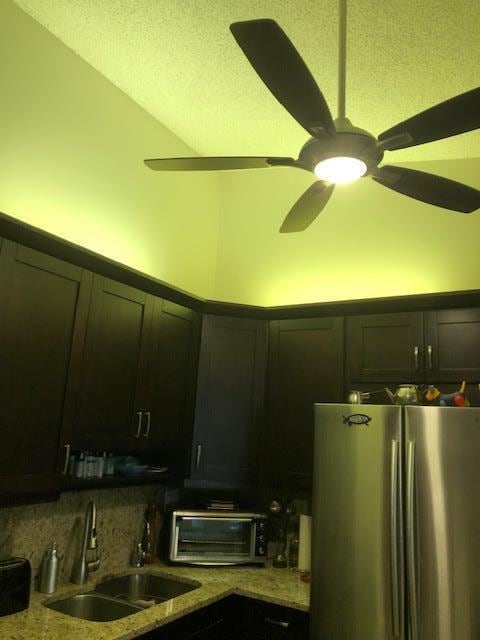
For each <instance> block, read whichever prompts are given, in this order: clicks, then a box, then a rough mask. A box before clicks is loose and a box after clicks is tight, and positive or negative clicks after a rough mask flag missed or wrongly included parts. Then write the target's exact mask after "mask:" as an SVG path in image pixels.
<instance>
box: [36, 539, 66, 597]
mask: <svg viewBox="0 0 480 640" xmlns="http://www.w3.org/2000/svg"><path fill="white" fill-rule="evenodd" d="M61 562H62V558H61V556H59V554H58V549H57V543H56V542H52V546H51V547H50V548H49V549H47V551H45V555H44V556H43V560H42V564H41V567H40V591H41V593H55V591H56V590H57V584H58V576H59V574H60V565H61Z"/></svg>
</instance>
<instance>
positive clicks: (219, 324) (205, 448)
mask: <svg viewBox="0 0 480 640" xmlns="http://www.w3.org/2000/svg"><path fill="white" fill-rule="evenodd" d="M267 329H268V325H267V322H265V321H261V320H252V319H244V318H225V317H215V316H205V317H204V319H203V329H202V340H201V349H200V360H199V371H198V385H197V398H196V410H195V426H194V436H193V448H192V464H191V477H192V479H193V480H196V481H200V482H203V483H204V484H205V485H206V486H208V485H209V484H214V483H216V482H218V483H219V484H220V485H223V486H241V485H242V484H243V485H246V484H249V483H252V482H255V481H256V480H258V477H259V471H260V459H261V456H260V447H261V444H262V435H263V428H262V426H263V399H264V382H265V362H266V351H267Z"/></svg>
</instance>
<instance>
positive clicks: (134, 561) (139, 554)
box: [130, 541, 145, 568]
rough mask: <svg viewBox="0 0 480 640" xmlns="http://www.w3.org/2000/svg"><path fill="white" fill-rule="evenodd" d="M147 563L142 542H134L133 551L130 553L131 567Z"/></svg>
mask: <svg viewBox="0 0 480 640" xmlns="http://www.w3.org/2000/svg"><path fill="white" fill-rule="evenodd" d="M144 563H145V552H144V550H143V547H142V543H141V542H137V541H135V542H134V543H133V549H132V553H131V554H130V566H131V567H136V568H139V567H143V565H144Z"/></svg>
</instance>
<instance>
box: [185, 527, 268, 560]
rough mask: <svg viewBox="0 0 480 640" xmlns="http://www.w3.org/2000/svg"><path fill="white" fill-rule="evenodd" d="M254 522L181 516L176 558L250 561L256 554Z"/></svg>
mask: <svg viewBox="0 0 480 640" xmlns="http://www.w3.org/2000/svg"><path fill="white" fill-rule="evenodd" d="M253 531H254V525H253V521H252V520H250V519H245V518H243V519H242V518H218V517H217V518H199V517H182V518H179V519H178V520H177V527H176V537H177V540H176V549H177V553H176V556H177V558H178V559H179V560H180V559H183V560H188V559H191V560H195V561H198V562H202V561H204V562H212V561H218V562H241V561H248V559H249V558H251V556H252V554H253V553H255V549H254V544H255V541H254V537H253V536H252V534H253Z"/></svg>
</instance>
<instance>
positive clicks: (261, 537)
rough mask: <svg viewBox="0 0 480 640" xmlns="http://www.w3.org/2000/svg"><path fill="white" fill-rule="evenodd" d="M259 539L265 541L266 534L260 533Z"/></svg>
mask: <svg viewBox="0 0 480 640" xmlns="http://www.w3.org/2000/svg"><path fill="white" fill-rule="evenodd" d="M258 541H259V542H265V536H264V535H263V534H260V535H259V536H258Z"/></svg>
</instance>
